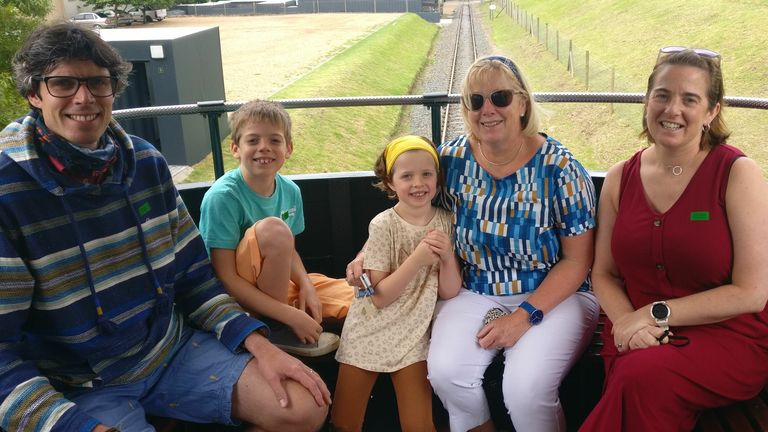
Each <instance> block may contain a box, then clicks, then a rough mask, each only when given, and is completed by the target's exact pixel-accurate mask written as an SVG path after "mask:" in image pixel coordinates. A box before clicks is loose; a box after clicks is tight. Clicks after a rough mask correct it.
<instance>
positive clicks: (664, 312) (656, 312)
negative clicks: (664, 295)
mask: <svg viewBox="0 0 768 432" xmlns="http://www.w3.org/2000/svg"><path fill="white" fill-rule="evenodd" d="M651 315H653V317H654V318H656V319H657V320H665V319H667V318H669V306H667V305H665V304H664V303H656V304H655V305H653V307H652V308H651Z"/></svg>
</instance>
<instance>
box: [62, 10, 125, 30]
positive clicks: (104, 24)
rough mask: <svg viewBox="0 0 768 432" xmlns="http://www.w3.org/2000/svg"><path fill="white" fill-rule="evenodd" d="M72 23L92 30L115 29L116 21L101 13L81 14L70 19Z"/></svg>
mask: <svg viewBox="0 0 768 432" xmlns="http://www.w3.org/2000/svg"><path fill="white" fill-rule="evenodd" d="M69 20H70V21H71V22H73V23H75V24H77V25H79V26H83V27H86V28H91V29H101V28H108V27H115V22H116V21H115V19H114V18H110V17H108V16H107V15H106V14H104V13H100V12H81V13H79V14H77V15H75V16H73V17H72V18H70V19H69Z"/></svg>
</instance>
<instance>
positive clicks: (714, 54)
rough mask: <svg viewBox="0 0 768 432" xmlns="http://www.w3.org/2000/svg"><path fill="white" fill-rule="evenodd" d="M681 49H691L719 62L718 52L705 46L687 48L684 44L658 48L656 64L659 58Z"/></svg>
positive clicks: (697, 53) (700, 55)
mask: <svg viewBox="0 0 768 432" xmlns="http://www.w3.org/2000/svg"><path fill="white" fill-rule="evenodd" d="M683 51H693V52H694V53H695V54H696V55H698V56H699V57H705V58H708V59H712V60H716V61H717V64H720V53H718V52H716V51H712V50H710V49H706V48H688V47H684V46H668V47H664V48H662V49H660V50H659V55H658V56H657V57H656V63H657V64H658V63H659V61H660V60H661V59H663V58H665V57H667V56H668V55H671V54H676V53H679V52H683Z"/></svg>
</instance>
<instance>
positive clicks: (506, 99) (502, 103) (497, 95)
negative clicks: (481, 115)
mask: <svg viewBox="0 0 768 432" xmlns="http://www.w3.org/2000/svg"><path fill="white" fill-rule="evenodd" d="M515 93H519V92H516V91H513V90H496V91H495V92H493V93H491V94H490V96H488V97H487V98H486V97H485V96H483V95H481V94H480V93H472V94H471V95H469V107H468V108H469V109H470V111H480V109H481V108H482V107H483V105H485V99H490V100H491V103H492V104H493V105H494V106H496V107H498V108H504V107H508V106H509V104H511V103H512V98H513V97H514V96H515Z"/></svg>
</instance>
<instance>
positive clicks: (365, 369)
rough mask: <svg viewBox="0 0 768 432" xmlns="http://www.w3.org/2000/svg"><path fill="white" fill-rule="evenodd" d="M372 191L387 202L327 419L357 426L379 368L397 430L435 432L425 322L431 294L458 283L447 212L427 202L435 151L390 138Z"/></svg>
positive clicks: (372, 238)
mask: <svg viewBox="0 0 768 432" xmlns="http://www.w3.org/2000/svg"><path fill="white" fill-rule="evenodd" d="M374 172H375V174H376V177H377V178H378V179H379V182H378V183H377V184H376V185H375V186H376V187H377V188H379V189H381V190H382V191H384V192H386V193H387V196H389V197H390V198H395V197H397V199H398V202H397V204H395V206H394V207H392V208H390V209H388V210H385V211H383V212H382V213H380V214H378V215H377V216H376V217H375V218H373V220H372V221H371V223H370V225H369V228H368V230H369V237H368V242H367V243H366V245H365V247H364V251H365V258H364V260H365V261H364V263H363V268H364V269H365V270H367V271H368V273H369V274H370V281H371V285H372V286H373V291H372V295H369V296H365V297H361V298H357V299H356V300H355V301H354V302H353V303H352V306H351V307H350V309H349V312H348V314H347V318H346V322H345V323H344V329H343V331H342V334H341V344H340V346H339V349H338V351H337V353H336V360H338V361H339V363H340V367H339V377H338V381H337V383H336V393H335V396H334V403H333V410H332V412H331V423H332V424H333V427H334V430H337V431H359V430H361V429H362V426H363V419H364V418H365V410H366V407H367V404H368V400H369V399H370V394H371V390H372V388H373V385H374V383H375V381H376V378H377V377H378V375H379V373H382V372H384V373H389V374H390V377H391V379H392V384H393V386H394V389H395V394H396V395H397V409H398V413H399V415H400V426H401V429H402V430H403V431H434V430H435V428H434V425H433V423H432V388H431V387H430V385H429V381H427V363H426V358H427V346H428V343H429V325H430V321H431V319H432V312H433V310H434V308H435V302H436V301H437V297H438V295H439V296H440V298H441V299H447V298H451V297H454V296H456V294H458V292H459V289H460V288H461V277H460V275H459V267H458V263H457V261H456V258H455V256H454V253H453V243H452V242H451V238H450V235H449V234H448V233H450V232H451V219H452V218H451V214H450V213H449V212H448V211H446V210H444V209H441V208H437V207H433V206H432V198H434V196H435V193H436V192H437V188H438V183H439V178H440V176H439V162H438V157H437V151H436V150H435V147H434V145H433V144H432V142H431V141H429V140H428V139H426V138H423V137H419V136H413V135H408V136H404V137H402V138H398V139H396V140H394V141H392V142H390V143H389V144H388V145H387V147H386V148H385V149H384V152H383V153H382V154H381V155H380V156H379V158H378V159H377V160H376V165H375V167H374Z"/></svg>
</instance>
